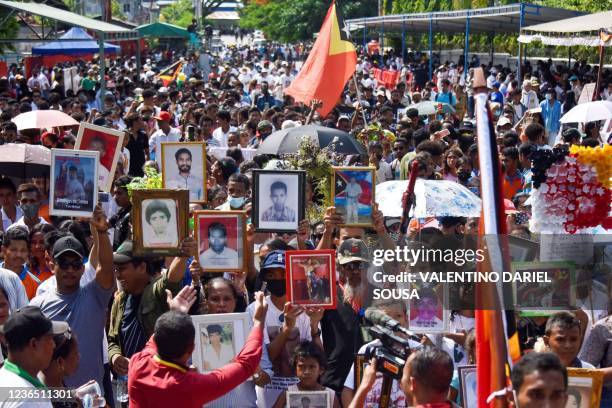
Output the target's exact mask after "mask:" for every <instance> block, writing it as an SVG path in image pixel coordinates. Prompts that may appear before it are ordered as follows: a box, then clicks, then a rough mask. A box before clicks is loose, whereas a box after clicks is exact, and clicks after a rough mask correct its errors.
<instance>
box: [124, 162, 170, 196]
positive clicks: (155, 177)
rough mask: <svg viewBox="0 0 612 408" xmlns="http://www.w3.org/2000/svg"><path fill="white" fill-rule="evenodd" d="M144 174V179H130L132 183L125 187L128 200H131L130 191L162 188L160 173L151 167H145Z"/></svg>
mask: <svg viewBox="0 0 612 408" xmlns="http://www.w3.org/2000/svg"><path fill="white" fill-rule="evenodd" d="M144 172H145V176H144V177H135V178H133V179H132V182H131V183H130V184H128V185H127V186H126V188H127V191H128V195H129V196H130V198H132V191H134V190H151V189H156V188H162V176H161V173H158V172H157V171H155V169H153V168H151V167H145V169H144Z"/></svg>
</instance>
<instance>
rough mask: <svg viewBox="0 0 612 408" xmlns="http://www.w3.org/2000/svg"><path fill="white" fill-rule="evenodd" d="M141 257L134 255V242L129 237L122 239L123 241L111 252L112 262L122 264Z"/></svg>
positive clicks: (141, 258)
mask: <svg viewBox="0 0 612 408" xmlns="http://www.w3.org/2000/svg"><path fill="white" fill-rule="evenodd" d="M143 259H144V258H143V257H140V256H134V242H133V241H132V240H129V239H128V240H126V241H123V243H121V245H119V248H117V250H116V251H115V252H114V253H113V262H114V263H116V264H124V263H127V262H131V261H138V260H143Z"/></svg>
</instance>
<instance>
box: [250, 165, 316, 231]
mask: <svg viewBox="0 0 612 408" xmlns="http://www.w3.org/2000/svg"><path fill="white" fill-rule="evenodd" d="M277 182H278V183H280V184H281V185H284V187H286V191H285V194H286V198H285V201H284V202H283V204H282V205H283V206H284V207H285V208H286V210H285V209H283V210H282V212H281V215H282V216H287V217H290V219H291V220H293V221H289V220H287V221H283V220H272V219H271V218H274V217H275V213H274V209H273V207H274V204H273V203H272V198H271V195H272V192H271V189H272V187H273V186H274V184H275V183H277ZM275 190H276V191H278V189H275ZM280 191H281V192H282V187H281V190H280ZM305 192H306V172H305V171H303V170H253V200H252V202H253V206H252V210H251V219H252V221H253V225H254V226H255V231H257V232H278V233H284V232H288V233H293V234H295V232H296V231H297V229H298V226H299V223H300V221H301V220H303V219H304V218H305V214H306V203H305ZM285 203H287V205H285ZM271 204H272V205H271Z"/></svg>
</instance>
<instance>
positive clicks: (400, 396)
mask: <svg viewBox="0 0 612 408" xmlns="http://www.w3.org/2000/svg"><path fill="white" fill-rule="evenodd" d="M375 313H379V314H383V315H386V316H388V317H389V318H391V319H393V320H396V321H397V322H398V323H399V324H400V325H401V326H402V327H404V328H406V327H408V319H407V316H408V315H407V310H406V303H404V302H402V301H401V300H394V299H391V300H380V301H376V302H374V304H373V306H372V307H370V308H368V310H367V311H366V313H365V315H366V318H367V316H371V315H374V314H375ZM373 323H375V322H373ZM393 334H394V335H396V336H399V337H400V338H402V339H405V340H406V341H408V343H409V344H410V349H411V350H415V349H419V348H421V347H422V345H421V344H420V343H419V342H416V341H414V340H411V339H408V335H406V334H405V333H402V332H401V331H399V330H398V331H394V332H393ZM380 347H384V345H383V341H382V340H381V339H380V338H377V339H376V340H374V341H371V342H369V343H367V344H365V345H363V346H362V347H361V348H360V349H359V352H358V354H366V355H370V354H374V351H375V349H376V348H380ZM401 369H402V367H399V370H400V372H401ZM354 373H355V365H354V364H353V365H352V366H351V371H350V372H349V373H348V375H347V376H346V380H345V381H344V389H343V390H342V396H341V398H342V405H343V406H345V407H346V406H348V405H349V404H350V402H351V401H352V400H353V398H354V397H355V374H354ZM391 381H392V383H391V390H390V393H389V395H388V396H387V397H388V398H389V406H392V407H396V408H404V407H407V406H408V403H407V400H406V396H405V395H404V393H403V391H402V390H401V388H400V382H399V379H397V380H396V379H392V380H391ZM382 389H383V373H381V372H377V373H376V380H375V382H374V385H373V386H372V389H371V390H369V392H368V393H367V394H366V396H365V401H364V402H365V403H366V404H367V406H371V407H375V406H378V405H377V404H379V402H380V401H379V397H381V396H382V395H383V394H382Z"/></svg>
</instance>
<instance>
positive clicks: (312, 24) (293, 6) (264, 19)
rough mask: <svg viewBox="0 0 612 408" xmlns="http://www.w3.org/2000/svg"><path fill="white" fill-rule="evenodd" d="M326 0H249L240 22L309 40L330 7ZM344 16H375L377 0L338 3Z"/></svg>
mask: <svg viewBox="0 0 612 408" xmlns="http://www.w3.org/2000/svg"><path fill="white" fill-rule="evenodd" d="M330 4H331V2H330V1H329V0H270V1H269V2H268V3H265V4H258V3H257V2H250V3H249V4H248V5H247V6H246V7H244V8H243V9H242V10H241V11H240V14H241V18H240V25H241V26H242V27H244V28H249V29H253V30H262V31H263V32H264V33H265V35H266V37H267V38H269V39H271V40H274V41H281V42H293V41H301V40H309V39H312V38H313V35H314V34H316V33H318V32H319V29H320V28H321V24H322V23H323V19H324V18H325V15H326V13H327V10H328V9H329V5H330ZM341 7H342V12H343V15H344V18H345V19H348V18H354V17H369V16H375V15H377V13H378V10H377V2H376V1H371V0H353V1H345V2H343V3H341Z"/></svg>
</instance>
